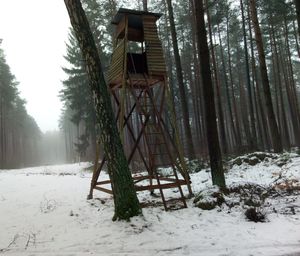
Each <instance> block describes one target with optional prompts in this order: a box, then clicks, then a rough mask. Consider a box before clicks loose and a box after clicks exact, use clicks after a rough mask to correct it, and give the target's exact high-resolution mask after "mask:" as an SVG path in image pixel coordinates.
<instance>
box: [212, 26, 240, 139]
mask: <svg viewBox="0 0 300 256" xmlns="http://www.w3.org/2000/svg"><path fill="white" fill-rule="evenodd" d="M217 29H218V36H219V44H220V45H219V47H220V53H221V62H222V69H223V78H224V84H225V92H226V99H227V109H228V114H229V122H230V125H231V128H232V134H233V138H234V143H236V142H237V137H236V130H235V126H234V122H233V114H232V107H231V100H230V93H229V85H228V77H227V72H226V64H225V58H224V51H223V44H222V38H221V32H220V26H219V24H218V25H217Z"/></svg>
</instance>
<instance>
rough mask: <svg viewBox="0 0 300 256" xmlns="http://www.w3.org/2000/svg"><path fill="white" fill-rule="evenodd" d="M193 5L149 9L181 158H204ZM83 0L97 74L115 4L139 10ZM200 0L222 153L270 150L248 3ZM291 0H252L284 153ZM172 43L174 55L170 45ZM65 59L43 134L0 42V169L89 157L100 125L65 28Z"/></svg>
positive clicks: (296, 111) (297, 111)
mask: <svg viewBox="0 0 300 256" xmlns="http://www.w3.org/2000/svg"><path fill="white" fill-rule="evenodd" d="M192 2H193V1H181V0H173V1H171V0H160V1H158V0H152V1H150V3H149V5H148V10H149V11H151V12H159V13H162V14H163V17H162V18H161V19H160V20H159V23H158V29H159V35H160V38H161V41H162V44H163V48H164V52H165V61H166V64H167V69H168V78H169V83H170V88H171V93H172V101H173V104H174V106H175V108H176V111H175V112H176V121H177V125H178V127H179V133H180V138H181V142H182V145H183V146H184V151H185V156H186V157H187V158H189V159H194V158H198V159H203V160H205V159H208V149H207V136H206V124H205V112H204V102H203V93H202V89H203V88H202V84H201V77H199V74H200V65H199V59H198V57H199V56H198V53H197V40H196V24H195V19H194V17H195V15H194V13H193V10H194V8H193V6H192V5H193V3H192ZM82 3H83V7H84V9H85V12H86V15H87V17H88V19H89V22H90V26H91V29H92V31H93V34H94V38H95V41H96V43H98V50H99V54H100V58H101V61H102V65H103V70H104V71H107V70H108V67H109V63H110V56H111V53H112V43H113V38H112V36H113V27H112V25H111V24H110V21H111V19H112V17H113V16H114V14H115V13H116V11H117V9H118V8H119V7H121V6H122V7H126V8H133V9H139V10H142V9H143V6H142V5H143V4H142V1H138V0H137V1H134V3H133V1H129V0H128V1H125V0H124V1H115V0H109V1H108V0H82ZM204 3H205V7H206V9H205V11H206V15H207V16H206V26H207V31H208V39H209V42H208V43H209V47H210V54H211V65H212V67H211V70H212V76H213V77H212V78H213V83H214V91H215V106H216V111H217V124H218V131H219V139H220V142H221V143H220V144H221V150H222V153H223V155H224V156H225V157H230V156H235V155H239V154H242V153H246V152H251V151H256V150H261V151H272V150H273V149H274V139H275V138H274V133H273V132H274V130H273V128H271V127H272V120H270V117H269V115H268V109H267V108H266V94H265V92H264V89H263V88H264V87H263V80H262V76H261V72H260V68H259V66H260V64H259V56H258V44H257V41H256V40H255V30H254V26H255V23H254V22H253V20H252V21H251V18H250V13H251V10H250V7H251V6H250V4H251V3H254V1H248V0H234V1H225V0H219V1H212V0H205V1H204ZM294 3H295V2H293V1H292V0H269V1H267V0H259V1H256V8H257V10H258V19H259V25H260V28H261V31H262V36H263V47H264V53H265V57H266V63H267V70H268V79H269V83H270V88H271V96H272V104H273V111H274V113H275V118H276V124H277V126H278V130H279V136H280V143H281V144H282V146H283V149H285V150H290V149H291V148H293V147H299V146H300V107H299V86H300V84H299V81H300V79H299V78H300V49H299V40H300V38H299V36H300V31H299V26H298V22H299V21H298V22H297V16H296V7H295V4H294ZM173 19H174V21H175V30H174V26H173V25H174V23H173V22H172V21H173ZM298 19H299V14H298ZM174 32H175V33H174ZM0 37H1V35H0ZM3 39H4V40H5V38H3ZM176 45H178V48H179V54H180V58H178V55H177V51H176V49H175V51H174V47H175V48H176ZM64 57H65V59H66V63H67V64H66V65H65V66H64V67H63V70H64V72H65V74H66V79H65V80H64V81H63V86H62V90H61V91H60V93H59V97H60V99H61V100H62V102H63V105H64V107H63V109H62V112H61V116H60V118H59V127H60V130H59V131H52V132H46V133H42V132H41V130H40V129H39V127H38V125H37V124H36V122H35V120H34V119H33V118H32V117H31V116H30V115H28V113H27V111H26V102H25V100H24V99H22V98H21V97H20V95H19V91H18V81H17V79H16V78H15V76H14V75H13V74H12V73H11V71H10V67H9V66H8V64H7V63H6V58H5V53H4V51H3V50H2V49H1V43H0V169H5V168H19V167H26V166H34V165H41V164H53V163H66V162H75V161H93V160H94V158H95V152H96V141H97V134H98V133H99V131H97V127H96V126H95V110H94V105H93V100H92V95H91V92H90V89H89V86H88V77H87V74H86V72H85V66H84V62H83V59H82V56H81V52H80V50H79V47H78V44H77V41H76V39H75V36H74V33H73V31H72V29H70V31H69V40H68V42H66V53H65V56H64ZM58 65H59V64H58ZM45 79H46V78H45ZM42 82H43V81H41V83H42ZM41 97H42V95H41ZM49 110H51V106H49ZM170 129H171V128H170ZM191 142H192V143H191Z"/></svg>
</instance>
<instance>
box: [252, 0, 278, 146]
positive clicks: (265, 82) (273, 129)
mask: <svg viewBox="0 0 300 256" xmlns="http://www.w3.org/2000/svg"><path fill="white" fill-rule="evenodd" d="M250 13H251V20H252V23H253V27H254V32H255V39H256V45H257V50H258V57H259V64H260V73H261V77H262V84H263V91H264V96H265V102H266V111H267V115H268V119H269V124H270V132H271V136H272V142H273V143H272V144H273V149H274V151H275V152H282V143H281V139H280V134H279V130H278V126H277V123H276V118H275V114H274V109H273V103H272V97H271V90H270V84H269V78H268V72H267V65H266V59H265V53H264V46H263V40H262V36H261V30H260V26H259V23H258V18H257V10H256V0H250Z"/></svg>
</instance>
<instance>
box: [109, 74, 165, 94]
mask: <svg viewBox="0 0 300 256" xmlns="http://www.w3.org/2000/svg"><path fill="white" fill-rule="evenodd" d="M163 81H164V74H162V75H157V76H150V77H148V76H145V75H143V74H130V80H129V79H128V80H127V85H128V86H130V87H131V88H137V89H143V88H145V87H152V86H154V85H156V84H158V83H160V82H163ZM109 87H110V88H111V89H112V90H115V89H119V88H121V87H122V76H119V77H117V78H115V79H114V80H112V81H111V82H110V83H109Z"/></svg>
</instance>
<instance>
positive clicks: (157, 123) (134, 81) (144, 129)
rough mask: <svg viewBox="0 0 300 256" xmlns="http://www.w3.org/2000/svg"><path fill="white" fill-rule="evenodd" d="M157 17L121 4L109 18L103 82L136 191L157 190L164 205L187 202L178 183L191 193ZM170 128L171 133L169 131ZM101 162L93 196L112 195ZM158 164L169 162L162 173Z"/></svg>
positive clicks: (154, 14)
mask: <svg viewBox="0 0 300 256" xmlns="http://www.w3.org/2000/svg"><path fill="white" fill-rule="evenodd" d="M160 17H161V14H158V13H151V12H145V11H135V10H129V9H123V8H121V9H119V11H118V12H117V14H116V15H115V17H114V19H113V20H112V24H114V25H116V30H115V38H114V40H115V41H114V50H113V54H112V58H111V64H110V68H109V70H108V74H107V81H108V85H109V89H110V92H111V94H112V97H113V99H114V103H115V110H116V111H115V112H116V121H117V122H118V127H119V132H120V135H121V139H122V141H123V146H124V151H125V154H126V156H127V159H128V162H129V164H130V167H131V170H132V173H133V179H134V183H135V188H136V191H143V190H149V191H151V192H154V191H155V190H159V192H160V195H161V198H162V202H163V205H164V207H165V209H166V210H168V209H171V208H182V207H186V202H185V197H184V194H183V191H182V187H181V186H182V185H187V187H188V190H189V193H190V194H191V193H192V192H191V188H190V179H189V175H188V173H187V170H186V167H185V163H184V160H183V157H182V155H181V154H180V150H178V145H179V144H178V142H179V140H178V136H176V135H177V133H176V127H175V126H174V124H175V118H174V112H172V110H171V111H170V110H169V111H167V109H166V108H165V99H166V98H167V96H168V85H167V79H166V66H165V61H164V56H163V50H162V45H161V42H160V39H159V37H158V33H157V26H156V21H157V20H158V19H159V18H160ZM172 123H173V126H172ZM167 124H168V125H167ZM170 131H173V134H175V135H173V136H171V134H170ZM105 161H106V158H105V156H104V157H103V159H102V162H101V164H100V166H99V167H96V168H95V169H94V173H93V178H92V182H91V189H90V194H89V196H88V198H92V197H93V190H94V189H97V190H100V191H102V192H106V193H110V194H113V193H112V189H111V187H110V186H109V185H110V183H111V182H110V180H104V181H99V180H98V179H99V176H100V172H101V170H102V168H103V167H104V163H105ZM135 166H139V168H138V169H139V172H138V173H134V167H135ZM161 167H169V168H168V170H169V171H168V173H163V172H162V171H161V169H160V168H161ZM135 168H136V167H135ZM142 170H144V172H141V171H142ZM108 186H109V188H108ZM170 188H175V189H176V191H177V193H179V197H178V196H177V197H176V198H174V197H171V196H170V195H168V196H169V197H171V199H169V200H167V198H166V195H165V194H164V190H165V189H170ZM171 195H172V196H173V195H175V193H172V194H171Z"/></svg>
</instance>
